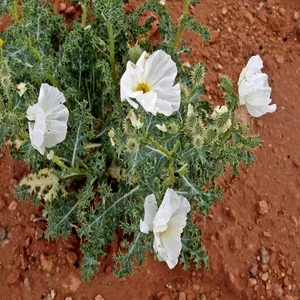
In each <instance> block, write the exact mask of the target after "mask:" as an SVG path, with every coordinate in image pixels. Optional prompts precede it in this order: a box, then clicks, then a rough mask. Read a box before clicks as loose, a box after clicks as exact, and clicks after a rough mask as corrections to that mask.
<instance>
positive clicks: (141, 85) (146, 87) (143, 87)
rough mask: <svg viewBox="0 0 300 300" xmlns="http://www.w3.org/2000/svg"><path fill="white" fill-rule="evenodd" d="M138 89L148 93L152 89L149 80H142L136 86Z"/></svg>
mask: <svg viewBox="0 0 300 300" xmlns="http://www.w3.org/2000/svg"><path fill="white" fill-rule="evenodd" d="M136 91H142V92H143V94H145V93H148V92H149V91H150V86H149V85H148V83H147V82H140V83H139V84H138V85H137V87H136Z"/></svg>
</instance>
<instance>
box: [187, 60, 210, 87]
mask: <svg viewBox="0 0 300 300" xmlns="http://www.w3.org/2000/svg"><path fill="white" fill-rule="evenodd" d="M206 72H207V68H206V66H205V65H204V64H203V63H202V62H199V63H198V64H197V65H195V66H194V68H193V70H192V72H191V79H192V82H193V84H196V85H200V84H202V83H203V80H204V77H205V75H206Z"/></svg>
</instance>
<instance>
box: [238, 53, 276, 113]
mask: <svg viewBox="0 0 300 300" xmlns="http://www.w3.org/2000/svg"><path fill="white" fill-rule="evenodd" d="M262 68H263V61H262V60H261V58H260V57H259V56H258V55H256V56H254V57H251V58H250V60H249V62H248V64H247V66H246V67H245V69H244V70H243V71H242V73H241V75H240V79H239V102H240V105H246V108H247V110H248V112H249V114H250V115H251V116H253V117H260V116H262V115H264V114H266V113H270V112H274V111H275V110H276V105H275V104H273V105H269V104H270V103H271V102H272V100H271V91H272V89H271V88H270V86H269V83H268V76H267V74H265V73H262V72H261V69H262Z"/></svg>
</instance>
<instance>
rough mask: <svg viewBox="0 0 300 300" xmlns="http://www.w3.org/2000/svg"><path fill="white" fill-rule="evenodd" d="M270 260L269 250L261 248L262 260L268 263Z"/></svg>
mask: <svg viewBox="0 0 300 300" xmlns="http://www.w3.org/2000/svg"><path fill="white" fill-rule="evenodd" d="M269 260H270V255H269V252H268V251H267V250H266V249H265V248H264V247H261V248H260V261H261V263H263V264H268V263H269Z"/></svg>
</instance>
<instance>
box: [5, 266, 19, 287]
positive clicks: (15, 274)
mask: <svg viewBox="0 0 300 300" xmlns="http://www.w3.org/2000/svg"><path fill="white" fill-rule="evenodd" d="M20 277H21V270H20V269H14V270H12V271H11V272H10V273H9V274H8V276H7V279H6V280H7V283H9V284H14V283H16V282H17V281H18V280H19V278H20Z"/></svg>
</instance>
